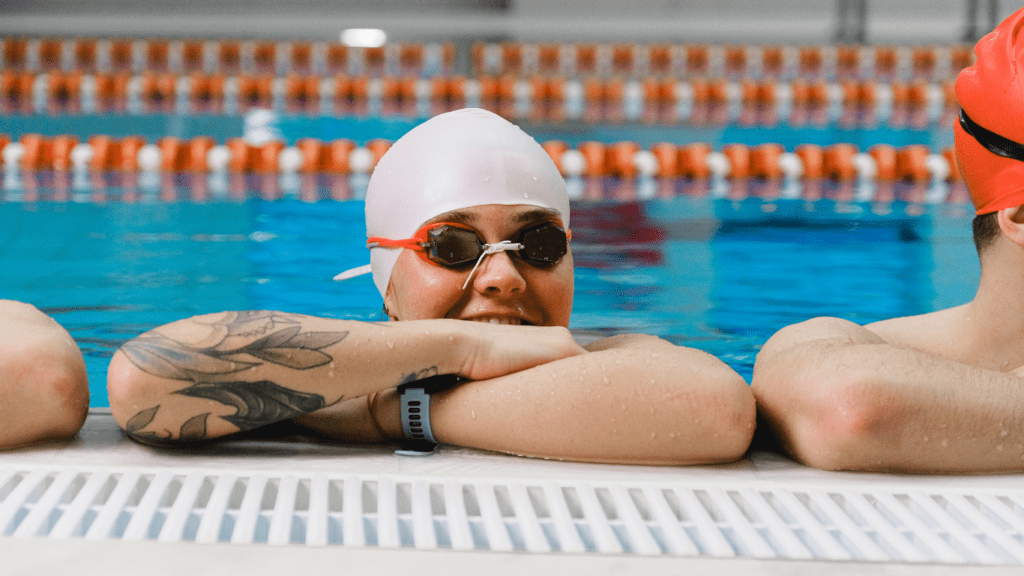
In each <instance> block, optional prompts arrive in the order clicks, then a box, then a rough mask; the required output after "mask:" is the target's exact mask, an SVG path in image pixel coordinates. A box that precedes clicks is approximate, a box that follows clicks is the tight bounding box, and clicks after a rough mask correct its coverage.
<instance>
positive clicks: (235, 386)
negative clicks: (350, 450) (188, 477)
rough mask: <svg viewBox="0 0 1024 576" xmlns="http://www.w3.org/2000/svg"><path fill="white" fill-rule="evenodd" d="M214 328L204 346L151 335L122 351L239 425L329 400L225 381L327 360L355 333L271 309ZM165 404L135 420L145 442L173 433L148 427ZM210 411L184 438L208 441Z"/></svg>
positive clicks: (192, 422) (132, 431)
mask: <svg viewBox="0 0 1024 576" xmlns="http://www.w3.org/2000/svg"><path fill="white" fill-rule="evenodd" d="M211 326H212V327H213V329H214V330H215V332H219V333H220V338H219V339H218V341H217V342H216V343H215V344H213V345H211V346H205V347H196V346H192V345H189V344H186V343H183V342H179V341H177V340H174V339H172V338H169V337H167V336H164V335H162V334H158V333H149V334H144V335H142V336H140V337H138V338H136V339H134V340H131V341H129V342H127V343H125V344H124V345H122V346H121V348H120V350H121V352H122V353H124V354H125V356H126V357H127V358H128V360H129V361H131V363H132V364H134V365H135V366H137V367H139V368H140V369H141V370H143V371H144V372H147V373H149V374H153V375H155V376H160V377H162V378H167V379H171V380H183V381H191V382H192V383H193V384H192V385H190V386H188V387H186V388H182V389H180V390H176V391H175V392H174V393H175V394H180V395H182V396H191V397H194V398H206V399H209V400H215V401H217V402H220V403H221V404H224V405H227V406H233V407H234V408H235V409H236V412H235V413H234V414H231V415H228V416H221V418H222V419H224V420H226V421H228V422H230V423H231V424H233V425H235V426H236V427H238V428H239V430H251V429H253V428H257V427H259V426H263V425H265V424H270V423H273V422H279V421H281V420H287V419H290V418H294V417H296V416H299V415H302V414H306V413H309V412H313V411H315V410H319V409H320V408H323V407H324V406H325V400H324V397H323V396H321V395H319V394H313V393H308V392H301V391H298V390H292V389H290V388H286V387H283V386H280V385H278V384H276V383H274V382H271V381H269V380H259V381H255V382H249V381H244V380H240V379H238V378H237V377H232V378H231V379H230V380H229V381H224V380H223V379H224V378H225V377H226V376H230V375H232V374H235V373H238V372H241V371H243V370H248V369H251V368H255V367H257V366H261V365H264V364H274V365H277V366H283V367H285V368H290V369H292V370H308V369H311V368H316V367H319V366H324V365H326V364H329V363H331V362H332V361H333V358H332V357H331V356H330V355H329V354H327V353H326V352H324V351H323V350H324V349H325V348H327V347H329V346H331V345H333V344H337V343H338V342H341V341H342V340H344V339H345V337H346V336H348V332H344V331H343V332H302V323H301V322H300V320H298V316H297V315H294V314H288V313H283V312H268V311H247V312H231V313H228V314H227V315H226V316H225V317H224V318H223V319H222V320H220V321H218V322H216V323H214V324H212V325H211ZM253 338H255V339H254V340H253ZM435 372H436V370H435ZM159 408H160V407H159V406H156V407H153V408H149V409H146V410H142V411H140V412H139V413H138V414H136V415H135V416H133V417H132V418H131V419H129V421H128V422H127V424H126V425H125V431H126V432H127V433H128V434H129V435H130V436H131V437H133V438H136V439H138V440H140V441H143V442H150V443H152V442H154V441H159V440H168V439H170V437H171V436H172V434H171V432H170V431H166V430H165V431H164V433H163V434H160V433H158V432H153V431H145V430H144V429H145V428H146V427H147V426H149V425H150V424H151V423H152V422H153V419H154V418H155V417H156V413H157V411H158V410H159ZM209 415H210V413H205V414H200V415H197V416H194V417H192V418H190V419H189V420H188V421H187V422H185V424H184V425H182V427H181V430H180V431H179V433H178V440H201V439H205V438H206V435H207V417H208V416H209Z"/></svg>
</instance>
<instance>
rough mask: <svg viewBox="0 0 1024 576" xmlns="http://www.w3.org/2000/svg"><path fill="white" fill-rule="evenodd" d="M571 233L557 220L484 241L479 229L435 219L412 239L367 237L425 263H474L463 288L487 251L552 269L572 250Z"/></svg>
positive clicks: (370, 245)
mask: <svg viewBox="0 0 1024 576" xmlns="http://www.w3.org/2000/svg"><path fill="white" fill-rule="evenodd" d="M571 238H572V232H571V231H567V230H564V229H563V228H562V227H561V226H559V225H558V224H557V223H555V222H542V223H540V224H536V225H533V226H527V227H526V228H523V229H522V230H520V231H519V232H517V233H516V235H515V236H514V237H512V238H510V239H508V240H502V241H501V242H497V243H495V244H487V243H485V242H483V241H482V240H481V239H480V237H479V236H478V235H477V232H476V230H474V229H473V228H471V227H469V226H466V225H465V224H458V223H455V222H435V223H433V224H427V225H425V226H422V227H421V228H420V229H419V230H417V231H416V233H415V234H413V236H412V238H405V239H402V240H392V239H389V238H381V237H379V236H372V237H370V238H368V239H367V240H366V246H367V247H368V248H406V249H408V250H412V251H413V252H416V254H417V255H418V256H419V257H420V258H422V259H423V260H424V261H426V262H430V263H432V264H435V265H437V266H443V267H444V268H452V269H459V268H465V267H468V266H469V265H470V264H473V262H476V264H475V265H474V266H473V269H472V271H471V272H470V274H469V277H468V278H466V282H465V284H463V285H462V288H463V289H465V288H466V286H468V285H469V280H470V279H471V278H472V277H473V274H474V273H475V272H476V269H477V267H478V266H480V262H482V261H483V259H484V257H485V256H487V255H488V254H495V253H498V252H515V253H516V255H518V256H519V258H520V259H521V260H522V261H524V262H526V263H528V264H530V265H531V266H534V267H537V268H550V267H552V266H554V265H555V264H557V263H558V261H559V260H561V259H562V257H563V256H565V255H566V254H567V253H568V252H569V240H570V239H571Z"/></svg>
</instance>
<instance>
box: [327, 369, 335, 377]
mask: <svg viewBox="0 0 1024 576" xmlns="http://www.w3.org/2000/svg"><path fill="white" fill-rule="evenodd" d="M327 377H328V378H334V371H333V370H331V371H329V372H327Z"/></svg>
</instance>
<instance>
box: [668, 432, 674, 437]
mask: <svg viewBox="0 0 1024 576" xmlns="http://www.w3.org/2000/svg"><path fill="white" fill-rule="evenodd" d="M668 437H669V438H675V437H676V433H675V432H669V433H668Z"/></svg>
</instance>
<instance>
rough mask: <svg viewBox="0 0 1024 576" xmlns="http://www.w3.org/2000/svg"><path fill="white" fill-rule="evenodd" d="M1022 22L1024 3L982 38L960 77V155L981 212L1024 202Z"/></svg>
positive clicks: (957, 134)
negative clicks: (970, 61) (961, 110)
mask: <svg viewBox="0 0 1024 576" xmlns="http://www.w3.org/2000/svg"><path fill="white" fill-rule="evenodd" d="M1022 28H1024V8H1022V9H1020V10H1018V11H1016V12H1014V13H1013V15H1012V16H1010V17H1009V18H1007V19H1006V20H1003V22H1002V23H1001V24H1000V25H999V26H996V29H995V30H993V31H992V32H990V33H989V34H987V35H986V36H985V37H984V38H982V39H981V40H979V41H978V44H977V46H975V47H974V53H975V54H977V56H978V59H977V61H976V62H975V63H974V65H973V66H971V67H969V68H964V69H963V70H962V71H961V72H960V75H959V76H958V77H957V79H956V97H957V99H958V100H959V101H960V106H962V107H963V110H964V113H965V114H963V115H962V118H961V119H959V120H958V121H956V122H955V123H954V126H953V133H954V137H955V142H956V160H957V164H958V165H959V166H960V173H961V174H963V177H964V181H965V182H966V183H967V189H968V190H970V192H971V199H972V200H973V201H974V208H975V214H979V215H980V214H987V213H989V212H995V211H997V210H1002V209H1003V208H1011V207H1013V206H1020V205H1022V204H1024V157H1021V158H1020V159H1018V157H1019V155H1020V153H1022V152H1024V35H1022V32H1024V30H1022ZM965 127H966V128H967V129H968V130H970V131H969V132H968V130H965ZM979 127H980V129H979ZM971 128H973V130H972V129H971ZM1007 140H1009V141H1010V142H1007Z"/></svg>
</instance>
